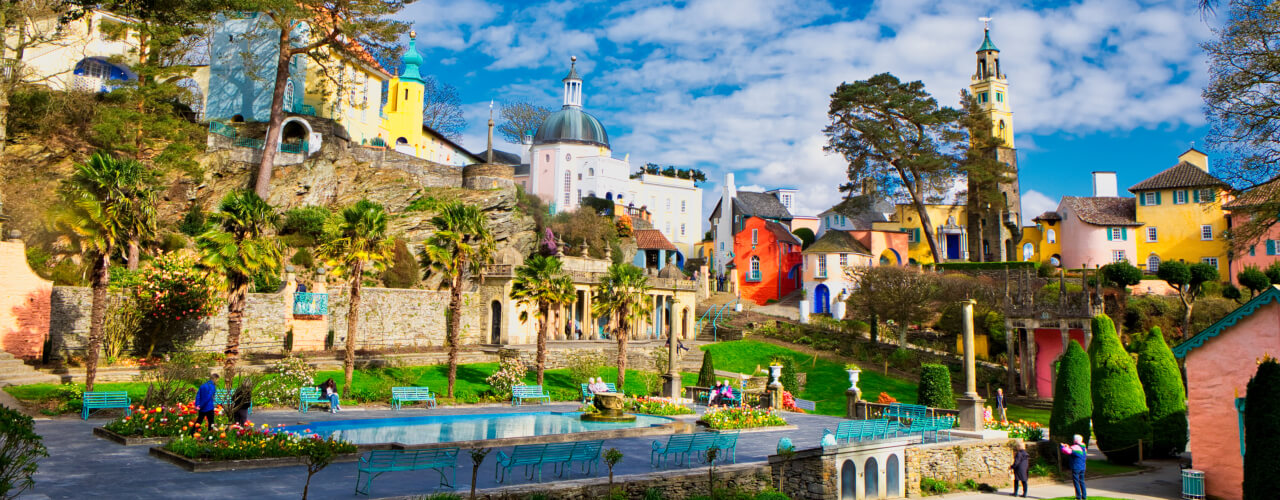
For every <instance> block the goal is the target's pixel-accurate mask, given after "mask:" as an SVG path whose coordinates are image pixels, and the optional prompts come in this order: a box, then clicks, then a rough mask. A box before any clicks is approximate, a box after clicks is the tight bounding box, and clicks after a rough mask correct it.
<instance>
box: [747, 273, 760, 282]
mask: <svg viewBox="0 0 1280 500" xmlns="http://www.w3.org/2000/svg"><path fill="white" fill-rule="evenodd" d="M760 279H761V276H760V271H747V281H748V282H759V281H760Z"/></svg>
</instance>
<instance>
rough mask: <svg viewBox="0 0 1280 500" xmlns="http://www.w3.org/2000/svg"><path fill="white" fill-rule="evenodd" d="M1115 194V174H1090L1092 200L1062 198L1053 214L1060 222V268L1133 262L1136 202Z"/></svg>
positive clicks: (1071, 197)
mask: <svg viewBox="0 0 1280 500" xmlns="http://www.w3.org/2000/svg"><path fill="white" fill-rule="evenodd" d="M1116 194H1117V193H1116V174H1115V172H1094V173H1093V196H1090V197H1082V196H1063V197H1062V202H1061V203H1059V204H1058V209H1057V210H1055V212H1056V213H1057V215H1058V217H1060V218H1061V219H1062V230H1061V231H1060V236H1061V237H1060V240H1061V241H1062V266H1063V267H1066V268H1068V269H1079V268H1082V267H1095V266H1103V265H1106V264H1110V263H1112V262H1118V261H1121V260H1127V261H1129V262H1130V263H1133V262H1137V254H1138V228H1140V227H1142V225H1143V224H1142V223H1141V222H1138V220H1137V199H1136V198H1120V197H1118V196H1116ZM1041 217H1043V215H1042V216H1041ZM1067 235H1070V237H1066V236H1067Z"/></svg>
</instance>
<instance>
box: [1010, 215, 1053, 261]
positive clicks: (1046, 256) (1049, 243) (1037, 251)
mask: <svg viewBox="0 0 1280 500" xmlns="http://www.w3.org/2000/svg"><path fill="white" fill-rule="evenodd" d="M1032 220H1033V221H1035V223H1036V225H1034V226H1025V227H1023V228H1022V240H1021V241H1020V242H1018V260H1023V261H1029V262H1039V263H1041V264H1046V265H1053V266H1059V265H1062V241H1061V240H1060V239H1059V238H1061V237H1062V216H1060V215H1058V212H1055V211H1053V210H1050V211H1048V212H1045V213H1042V214H1040V215H1037V216H1036V218H1035V219H1032Z"/></svg>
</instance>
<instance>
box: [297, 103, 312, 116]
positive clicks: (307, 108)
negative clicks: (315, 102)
mask: <svg viewBox="0 0 1280 500" xmlns="http://www.w3.org/2000/svg"><path fill="white" fill-rule="evenodd" d="M294 113H297V114H300V115H307V116H315V115H316V107H315V106H312V105H310V104H303V105H301V106H294Z"/></svg>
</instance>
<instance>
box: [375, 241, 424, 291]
mask: <svg viewBox="0 0 1280 500" xmlns="http://www.w3.org/2000/svg"><path fill="white" fill-rule="evenodd" d="M421 273H422V270H421V269H420V268H419V267H418V259H416V258H414V256H413V252H412V251H410V250H409V245H408V244H406V243H405V241H404V240H402V239H400V238H396V246H395V250H394V251H393V254H392V256H391V266H389V267H387V271H386V272H385V273H383V274H382V282H383V284H385V285H386V286H387V288H413V286H414V285H416V284H418V279H419V277H420V276H421Z"/></svg>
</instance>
